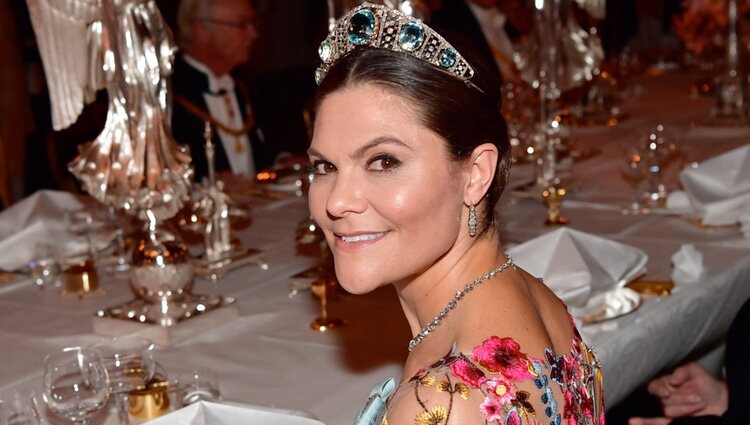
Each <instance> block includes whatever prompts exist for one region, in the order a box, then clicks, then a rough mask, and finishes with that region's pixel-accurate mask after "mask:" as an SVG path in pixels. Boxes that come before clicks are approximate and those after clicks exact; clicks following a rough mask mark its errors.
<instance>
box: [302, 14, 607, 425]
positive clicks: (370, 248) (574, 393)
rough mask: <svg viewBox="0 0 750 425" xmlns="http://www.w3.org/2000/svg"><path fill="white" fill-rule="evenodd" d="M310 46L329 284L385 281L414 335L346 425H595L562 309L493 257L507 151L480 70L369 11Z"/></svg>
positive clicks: (585, 355)
mask: <svg viewBox="0 0 750 425" xmlns="http://www.w3.org/2000/svg"><path fill="white" fill-rule="evenodd" d="M320 53H321V59H322V60H323V64H322V65H321V67H320V68H319V70H318V72H317V73H316V78H317V79H318V81H319V84H320V88H319V94H318V108H317V115H316V121H315V129H314V135H313V140H312V143H311V146H310V149H309V154H310V159H311V162H312V164H313V167H314V170H315V174H316V176H315V179H314V182H313V184H312V186H311V188H310V210H311V212H312V214H313V217H314V219H315V221H316V222H317V223H318V224H319V225H320V226H321V228H322V229H323V231H324V233H325V235H326V238H327V241H328V243H329V245H330V246H331V250H332V252H333V255H334V259H335V265H336V275H337V277H338V280H339V282H340V283H341V285H342V286H343V287H344V288H345V289H346V290H347V291H349V292H352V293H365V292H369V291H372V290H374V289H375V288H377V287H380V286H383V285H387V284H392V285H394V286H395V288H396V291H397V293H398V296H399V299H400V302H401V305H402V307H403V311H404V314H405V315H406V318H407V320H408V322H409V325H410V327H411V330H412V333H413V334H414V335H415V338H414V339H413V340H412V341H411V343H410V344H409V350H410V354H409V357H408V359H407V362H406V364H405V366H404V374H403V377H402V380H401V383H400V384H398V386H397V388H396V385H395V383H394V381H393V380H389V381H386V382H385V383H384V384H383V385H382V386H380V387H378V390H376V391H374V392H373V394H372V396H371V397H370V400H369V401H368V404H367V406H366V408H365V410H363V412H362V413H361V414H360V416H359V418H358V422H357V423H367V424H369V423H373V424H380V423H391V424H402V423H417V424H474V423H489V422H497V423H503V424H505V423H509V424H520V423H527V424H537V423H539V424H563V423H567V424H583V423H587V424H588V423H591V424H594V423H602V422H603V419H602V415H603V409H602V405H601V397H600V394H601V391H600V381H599V379H598V376H597V374H598V365H597V364H596V362H595V361H594V359H593V356H592V354H591V352H590V351H589V350H588V348H587V347H586V346H585V345H584V344H583V342H582V341H581V339H580V336H579V335H578V333H577V332H576V330H575V327H574V325H573V324H572V322H571V320H570V318H569V316H568V313H567V311H566V307H565V306H564V305H563V303H562V302H561V301H560V300H559V299H558V298H557V297H555V295H554V294H553V293H552V292H551V291H550V290H549V289H548V288H546V287H545V286H544V285H543V284H542V283H541V282H539V281H538V280H537V279H535V278H533V277H532V276H530V275H529V274H527V273H525V272H524V271H523V270H521V269H518V268H517V267H515V266H514V265H513V263H512V261H511V260H510V259H509V258H508V257H507V256H505V255H504V254H503V251H502V248H501V245H500V240H499V233H498V230H497V229H496V227H495V222H494V219H493V217H494V210H493V209H494V205H495V203H496V201H497V199H498V197H499V196H500V194H501V193H502V190H503V187H504V185H505V181H506V180H507V175H508V161H507V158H508V154H509V146H508V139H507V134H506V131H505V126H504V124H503V122H502V119H501V117H500V115H499V113H498V111H499V99H500V96H499V93H498V91H499V90H498V88H497V87H491V86H487V85H486V84H484V83H483V81H482V78H481V76H482V74H483V73H482V70H481V69H480V68H479V66H480V65H479V63H478V62H473V61H472V60H467V59H464V57H463V56H462V55H461V54H460V53H459V52H458V51H457V50H456V49H454V48H453V47H452V46H451V45H450V44H449V43H448V42H447V41H445V40H444V39H443V38H442V37H441V36H440V35H439V34H437V33H436V32H434V31H433V30H432V29H430V28H428V27H427V26H425V25H423V24H422V23H420V22H418V21H416V20H413V19H411V18H409V17H407V16H405V15H403V14H401V13H400V12H397V11H395V10H392V9H387V8H385V7H383V6H377V5H372V4H364V5H362V6H360V7H358V8H356V9H354V10H353V11H351V12H350V13H349V14H347V15H346V16H344V17H343V18H341V19H340V20H339V21H338V22H337V25H336V27H335V28H334V30H333V31H332V33H331V34H330V35H329V37H328V38H327V39H326V40H324V42H323V43H322V44H321V49H320ZM464 54H466V53H464Z"/></svg>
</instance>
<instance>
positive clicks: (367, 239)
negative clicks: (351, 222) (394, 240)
mask: <svg viewBox="0 0 750 425" xmlns="http://www.w3.org/2000/svg"><path fill="white" fill-rule="evenodd" d="M386 233H387V232H377V233H358V234H348V235H340V234H336V247H338V248H344V249H357V248H364V247H365V246H369V245H372V244H373V243H375V242H377V241H378V240H380V239H381V238H382V237H383V236H385V234H386Z"/></svg>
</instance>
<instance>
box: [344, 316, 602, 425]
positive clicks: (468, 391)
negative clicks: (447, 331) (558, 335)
mask: <svg viewBox="0 0 750 425" xmlns="http://www.w3.org/2000/svg"><path fill="white" fill-rule="evenodd" d="M574 330H575V327H574ZM396 404H408V405H411V407H409V408H408V409H403V410H407V411H409V412H414V413H410V415H412V416H414V417H408V418H391V417H389V415H388V413H387V411H388V407H389V406H390V407H394V406H395V405H396ZM462 404H463V405H462ZM472 406H474V407H472ZM467 407H468V409H469V410H468V411H469V412H470V413H469V416H471V415H475V416H471V418H469V421H468V422H467V416H466V412H467ZM457 410H460V411H461V420H460V422H459V420H458V419H456V418H455V416H456V414H455V413H456V411H457ZM452 417H453V420H452V421H451V419H452ZM389 420H390V421H391V423H390V425H400V424H402V423H403V424H416V425H447V424H458V423H461V424H467V425H468V424H490V423H497V424H502V425H520V424H529V425H532V424H533V425H542V424H543V425H562V424H567V425H604V404H603V400H602V381H601V370H600V366H599V362H598V360H597V359H596V357H595V355H594V353H593V351H592V350H591V349H589V348H588V347H587V346H586V344H585V343H584V342H583V341H582V339H581V337H580V335H579V333H578V331H577V330H575V332H574V338H573V341H572V345H571V350H570V353H564V354H560V355H558V354H555V353H553V352H552V350H550V349H546V350H544V354H543V356H542V357H541V358H536V357H532V356H529V355H527V354H526V353H524V352H522V351H521V347H520V345H519V344H518V343H517V342H516V341H515V340H514V339H513V338H500V337H497V336H492V337H489V338H487V339H486V340H485V341H484V343H482V345H480V346H479V347H476V348H474V350H472V352H471V353H456V352H455V344H454V346H453V348H452V350H451V352H450V353H448V354H447V355H446V356H444V357H443V358H442V359H440V360H439V361H437V362H436V363H435V364H433V365H431V366H430V367H428V368H426V369H422V370H420V371H419V372H417V374H416V375H414V376H413V377H412V378H411V379H410V380H409V381H408V382H407V383H404V384H403V385H401V386H400V387H399V388H396V385H395V381H393V380H392V379H389V380H387V381H386V382H384V383H383V384H382V385H379V386H376V387H375V388H374V389H373V392H372V393H371V394H370V398H369V399H368V402H367V405H366V406H365V409H363V411H362V412H360V414H359V416H358V417H357V420H356V421H355V425H370V424H372V425H382V424H388V423H389Z"/></svg>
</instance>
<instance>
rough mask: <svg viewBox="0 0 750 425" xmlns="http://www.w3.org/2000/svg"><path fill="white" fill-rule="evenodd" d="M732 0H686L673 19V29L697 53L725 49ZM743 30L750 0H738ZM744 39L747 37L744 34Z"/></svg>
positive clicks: (708, 52)
mask: <svg viewBox="0 0 750 425" xmlns="http://www.w3.org/2000/svg"><path fill="white" fill-rule="evenodd" d="M728 2H729V0H684V1H683V2H682V12H681V13H680V14H679V15H677V16H675V18H674V19H673V21H672V29H673V31H674V32H675V34H677V36H678V37H679V38H680V39H681V40H682V42H683V43H684V44H685V47H686V48H687V49H688V50H689V51H690V52H692V53H693V54H695V55H697V56H704V55H710V54H711V53H718V52H723V50H724V48H725V45H726V38H727V36H726V34H727V28H728V26H729V19H728V16H727V9H728ZM737 8H738V16H739V23H740V26H739V28H740V34H742V33H745V32H746V31H745V30H744V27H745V26H747V24H748V22H747V17H748V13H749V12H750V0H737ZM740 39H741V40H746V37H743V36H742V35H740Z"/></svg>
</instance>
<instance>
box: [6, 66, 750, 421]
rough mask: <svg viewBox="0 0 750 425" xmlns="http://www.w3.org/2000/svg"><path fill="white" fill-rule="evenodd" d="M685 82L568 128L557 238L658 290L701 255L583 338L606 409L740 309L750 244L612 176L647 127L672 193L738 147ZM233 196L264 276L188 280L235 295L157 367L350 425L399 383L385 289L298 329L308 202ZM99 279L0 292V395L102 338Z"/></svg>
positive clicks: (401, 340) (515, 212) (253, 270)
mask: <svg viewBox="0 0 750 425" xmlns="http://www.w3.org/2000/svg"><path fill="white" fill-rule="evenodd" d="M657 71H658V72H657ZM696 78H698V77H697V75H696V74H695V73H691V72H685V71H679V70H669V69H664V70H654V71H653V72H649V73H644V74H643V75H639V76H634V77H632V78H631V79H630V80H629V81H628V87H629V89H628V93H629V94H628V96H626V97H624V98H623V99H621V101H620V106H619V107H620V112H621V119H620V120H619V122H618V123H617V124H616V125H598V126H593V125H589V126H570V127H569V130H570V142H571V145H572V149H574V150H576V151H578V152H586V153H587V154H586V155H580V157H578V158H576V159H575V160H573V161H572V163H571V164H569V167H568V170H567V171H565V173H566V174H565V178H564V185H565V187H566V190H567V196H566V197H565V198H564V200H563V202H562V205H561V213H562V214H563V215H564V216H565V217H566V218H568V219H569V224H567V226H568V227H569V228H571V229H576V230H580V231H583V232H586V233H590V234H594V235H597V236H601V237H605V238H608V239H611V240H614V241H617V242H620V243H623V244H627V245H630V246H633V247H637V248H639V249H641V250H643V251H644V252H645V253H646V254H647V255H648V262H647V271H646V274H645V276H643V277H642V278H643V279H647V280H653V281H668V280H670V279H671V274H672V268H673V263H672V256H673V255H674V254H675V253H676V252H678V251H679V250H680V248H681V247H683V246H684V245H686V244H692V245H693V246H694V247H695V249H696V250H697V251H699V252H700V253H701V254H702V255H703V262H704V266H705V269H706V271H705V274H704V275H703V277H702V278H700V279H699V280H698V281H697V282H694V283H690V284H676V285H675V287H674V289H673V290H672V291H671V293H670V294H669V295H664V296H657V295H653V296H646V295H644V296H643V299H642V303H640V305H639V307H638V308H637V309H635V311H633V312H631V313H629V314H626V315H623V316H621V317H616V318H613V319H611V320H606V321H601V322H597V323H592V324H586V325H582V326H581V328H580V331H581V334H582V336H583V338H584V340H585V341H586V342H587V343H588V344H589V345H590V346H591V347H593V349H594V350H595V351H596V353H597V354H598V357H599V359H600V361H601V364H602V367H603V373H604V394H605V400H606V402H607V405H608V406H615V405H617V404H618V403H619V402H621V401H622V400H623V399H624V398H625V397H626V396H627V395H628V394H630V393H631V392H632V391H633V390H635V389H636V388H638V387H639V386H642V385H644V384H645V383H646V382H648V381H649V379H651V378H653V377H654V376H656V375H657V374H658V373H660V372H662V371H664V370H667V369H669V368H670V367H674V366H675V365H676V364H678V363H679V362H681V361H684V359H686V358H692V357H695V358H698V357H701V356H703V355H704V354H706V353H710V352H713V351H714V350H716V349H717V347H720V346H721V344H722V341H723V338H724V336H725V334H726V331H727V329H728V327H729V324H730V323H731V321H732V319H733V317H734V315H735V314H736V312H737V311H738V310H739V308H740V307H741V306H742V304H743V303H744V302H745V300H747V299H748V297H750V238H748V237H746V236H744V235H743V234H742V232H741V230H740V228H739V226H722V227H709V226H703V225H701V224H700V223H699V222H696V221H695V220H692V219H689V218H686V217H685V216H683V215H681V214H678V213H674V212H671V211H669V210H667V209H664V208H654V209H652V211H650V212H648V213H643V214H632V213H628V212H627V207H628V203H629V197H630V193H631V191H632V190H631V188H630V186H629V183H628V181H627V180H626V179H624V178H623V176H622V164H623V163H624V159H623V154H622V152H623V149H624V147H625V146H626V145H628V144H633V143H636V142H637V139H638V138H639V137H642V136H643V135H644V134H645V133H646V132H647V131H648V130H649V129H651V128H653V127H654V126H656V125H657V124H661V125H663V126H665V127H666V128H668V129H669V130H670V131H671V132H672V135H673V138H674V142H675V144H676V147H677V148H678V150H679V152H680V153H681V156H680V158H681V159H680V160H677V161H674V163H673V164H671V165H670V166H669V167H665V169H664V170H663V173H664V179H665V181H666V182H667V186H668V188H669V189H670V190H676V189H679V179H678V173H679V172H680V171H681V170H682V169H683V168H684V167H687V166H690V164H692V163H694V162H700V161H702V160H705V159H707V158H710V157H712V156H715V155H718V154H720V153H723V152H726V151H729V150H731V149H733V148H737V147H739V146H742V145H744V144H746V143H748V140H749V139H748V138H749V137H750V127H716V126H709V125H706V124H705V118H706V117H707V116H708V114H709V111H710V109H711V106H712V104H713V99H712V98H711V97H703V96H699V95H696V94H691V92H690V90H689V88H690V84H691V82H693V81H695V79H696ZM533 179H534V167H533V166H532V165H531V164H528V163H524V162H523V161H521V162H519V163H518V164H516V165H515V166H514V168H513V169H512V171H511V181H510V184H509V186H508V188H507V190H506V191H505V193H504V195H503V197H502V198H501V200H500V203H499V208H498V211H497V221H498V223H499V226H500V229H501V230H500V234H501V240H502V243H503V244H504V246H506V247H510V246H512V245H517V244H520V243H523V242H525V241H527V240H529V239H532V238H535V237H537V236H540V235H543V234H546V233H548V232H550V231H552V230H554V229H556V228H557V226H554V225H545V218H546V217H547V207H546V206H545V204H544V202H543V200H542V197H541V194H540V191H535V190H536V189H533V186H530V185H529V182H531V181H533ZM530 187H531V188H532V189H530ZM59 196H70V195H69V194H62V193H61V192H55V191H41V192H37V193H35V194H34V195H31V196H30V197H29V198H27V199H24V200H22V201H20V202H21V203H23V202H30V201H31V198H32V197H36V198H35V199H36V200H37V201H38V199H39V198H40V197H46V198H47V199H49V200H52V201H50V202H46V203H43V202H38V205H44V206H45V210H44V211H37V212H36V214H37V215H38V216H39V219H42V218H45V217H46V218H48V219H55V218H56V217H57V219H59V217H60V214H61V211H60V210H56V208H55V203H54V199H56V197H59ZM76 196H81V195H76ZM247 198H248V199H246V200H245V204H244V205H245V206H246V208H247V209H248V210H249V211H250V217H251V220H252V222H251V223H250V224H249V225H248V226H246V227H244V228H242V229H236V230H235V231H234V232H235V233H234V234H235V236H236V237H238V238H239V239H240V240H241V241H242V243H243V244H244V246H246V247H252V248H256V249H259V250H262V251H263V253H264V257H265V261H266V263H267V266H268V267H267V269H266V268H264V267H259V266H258V265H255V264H248V265H245V266H243V267H239V268H236V269H234V270H232V271H230V272H228V273H227V274H226V275H225V276H222V277H221V278H219V279H215V280H211V279H206V278H202V277H196V278H195V282H194V287H193V292H194V293H196V294H208V295H217V296H222V297H231V298H234V299H236V303H235V304H234V306H235V307H234V308H236V311H235V314H234V315H232V316H227V317H226V318H224V319H223V320H217V321H215V322H212V323H211V324H210V327H208V328H206V327H205V326H204V328H203V329H201V330H200V331H196V332H194V333H193V334H188V335H182V336H181V337H180V338H178V339H175V340H174V341H171V342H170V343H169V344H158V345H157V349H156V359H157V361H158V362H159V364H160V365H161V366H162V367H163V368H164V369H165V370H166V371H167V373H168V374H172V373H174V374H179V373H181V372H184V371H190V370H206V371H211V372H213V373H215V375H216V379H217V382H218V385H219V388H220V392H221V396H222V398H223V400H225V401H231V402H238V403H245V404H250V405H257V406H266V407H275V408H280V409H287V410H292V411H299V412H305V413H307V414H309V415H311V416H313V417H315V418H317V419H319V420H320V421H321V422H323V423H325V424H328V425H343V424H350V423H352V421H353V418H354V417H355V415H356V413H357V411H358V410H359V409H360V408H361V407H362V406H363V405H364V402H365V401H366V399H367V397H368V395H369V392H370V389H371V388H372V387H373V386H374V385H375V384H377V383H379V382H382V381H383V380H384V379H386V378H388V377H395V378H396V379H397V380H398V379H404V377H402V376H401V372H402V364H403V363H404V360H405V358H406V356H407V355H408V350H407V345H408V342H409V340H410V338H411V334H410V331H409V327H408V325H407V323H406V320H405V318H404V316H403V313H402V311H401V308H400V305H399V302H398V299H397V297H396V293H395V291H394V290H393V289H392V288H391V287H383V288H380V289H377V290H375V291H373V292H371V293H368V294H363V295H353V294H348V293H346V292H344V291H341V290H340V291H338V292H336V293H335V294H334V295H333V296H332V298H331V301H330V303H329V306H328V307H329V312H330V315H331V316H335V317H337V318H340V319H342V320H343V321H344V325H343V326H341V327H338V328H333V329H329V330H327V331H325V332H319V331H314V330H312V329H311V327H310V323H311V321H312V320H313V319H314V318H316V317H317V316H319V314H320V302H319V300H318V299H317V298H316V297H315V296H314V295H313V294H312V293H311V291H309V290H306V289H304V288H302V290H299V291H290V281H291V278H292V276H294V275H296V274H298V273H300V272H302V271H304V270H307V269H309V268H310V267H313V266H315V265H316V264H317V261H318V260H317V258H316V257H314V256H308V255H302V254H301V253H300V249H299V248H300V247H299V244H298V242H297V240H296V238H295V231H296V229H297V227H298V225H299V223H300V222H302V221H304V220H305V219H307V218H308V216H309V212H308V208H307V200H306V198H305V197H304V196H295V195H294V194H289V195H287V196H275V197H268V196H265V197H264V196H256V197H255V198H253V196H248V197H247ZM8 211H10V209H8V210H6V211H5V212H3V213H0V241H2V240H3V239H4V238H6V237H8V236H9V235H8V234H7V232H9V231H10V230H11V229H3V227H2V226H1V224H2V221H3V218H4V216H5V215H6V213H7V212H8ZM2 231H5V232H6V234H3V233H2ZM2 255H6V253H3V252H0V256H2ZM99 281H100V285H101V288H102V289H103V290H102V291H98V292H96V293H92V294H89V295H85V296H82V297H78V296H71V295H69V294H61V293H60V292H59V291H58V290H55V289H54V288H45V289H41V290H40V289H39V288H38V287H37V286H36V285H34V284H33V283H32V282H31V280H30V279H24V278H21V279H20V280H18V281H16V282H13V283H0V347H1V348H0V364H1V365H2V367H0V398H2V397H3V396H6V397H7V396H8V394H10V393H11V392H12V391H14V390H17V389H36V390H37V391H39V389H40V388H41V384H42V374H43V362H44V357H45V355H47V354H49V353H52V352H55V351H57V350H60V349H61V348H63V347H68V346H77V345H87V344H90V343H95V342H98V341H101V340H103V339H105V338H107V337H106V336H103V335H99V334H97V333H95V332H94V327H93V326H94V325H93V323H94V319H95V313H96V312H97V311H98V310H101V309H105V308H108V307H111V306H115V305H119V304H122V303H125V302H127V301H129V300H131V299H133V297H134V295H133V292H132V290H131V288H130V285H129V282H128V273H127V272H108V273H100V275H99ZM178 326H185V325H182V324H178Z"/></svg>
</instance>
